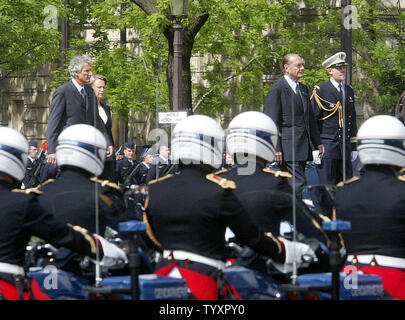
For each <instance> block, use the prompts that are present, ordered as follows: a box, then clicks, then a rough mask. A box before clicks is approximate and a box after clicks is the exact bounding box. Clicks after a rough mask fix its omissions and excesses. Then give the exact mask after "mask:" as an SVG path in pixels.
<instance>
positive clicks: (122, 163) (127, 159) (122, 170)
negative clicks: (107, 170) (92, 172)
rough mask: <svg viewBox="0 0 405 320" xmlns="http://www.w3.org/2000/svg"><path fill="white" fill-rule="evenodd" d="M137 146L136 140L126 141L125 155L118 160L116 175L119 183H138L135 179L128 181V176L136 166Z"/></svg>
mask: <svg viewBox="0 0 405 320" xmlns="http://www.w3.org/2000/svg"><path fill="white" fill-rule="evenodd" d="M135 147H136V146H135V142H133V141H128V142H126V143H125V144H124V156H123V157H122V158H121V159H119V160H117V166H116V177H117V182H118V184H119V185H123V184H124V183H126V184H127V185H131V184H136V182H135V179H131V181H126V178H127V177H128V175H129V174H130V173H131V171H132V169H134V168H135V166H136V159H135Z"/></svg>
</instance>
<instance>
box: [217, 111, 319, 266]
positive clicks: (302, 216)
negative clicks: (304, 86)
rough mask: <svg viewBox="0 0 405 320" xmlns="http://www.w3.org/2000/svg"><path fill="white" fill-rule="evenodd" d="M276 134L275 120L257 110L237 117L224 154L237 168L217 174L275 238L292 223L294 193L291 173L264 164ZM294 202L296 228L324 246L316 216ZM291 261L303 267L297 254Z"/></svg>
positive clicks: (273, 147) (272, 154) (303, 247)
mask: <svg viewBox="0 0 405 320" xmlns="http://www.w3.org/2000/svg"><path fill="white" fill-rule="evenodd" d="M277 135H278V131H277V127H276V125H275V123H274V121H273V120H272V119H271V118H270V117H269V116H267V115H266V114H264V113H262V112H257V111H246V112H242V113H240V114H238V115H237V116H235V117H234V118H233V119H232V121H231V122H230V123H229V126H228V130H227V136H226V147H227V152H228V153H229V154H230V155H232V157H233V158H234V159H235V163H236V168H233V169H231V170H226V169H224V170H221V171H219V172H216V174H217V175H218V176H220V177H224V178H226V179H230V180H233V181H235V182H236V185H237V186H238V188H237V189H236V190H234V193H235V195H236V196H237V197H238V200H239V201H240V202H241V203H242V205H243V207H244V208H245V210H246V212H247V213H248V214H249V215H250V216H251V218H252V219H253V221H254V222H255V223H256V225H257V226H258V227H259V228H260V230H262V231H264V232H271V233H272V234H273V235H275V236H278V235H280V224H281V222H282V221H289V222H290V223H291V224H292V223H293V220H294V219H293V216H292V213H293V191H292V188H291V186H290V184H289V183H288V181H287V180H288V179H291V178H292V176H291V174H290V173H289V172H285V171H277V170H273V169H270V168H267V164H268V163H271V162H273V161H274V158H275V152H276V144H277ZM295 203H296V208H297V211H296V213H297V214H296V223H297V229H298V230H299V231H300V232H301V233H303V234H305V235H306V236H307V237H314V238H318V240H320V241H322V242H325V243H326V242H327V239H325V236H324V234H323V233H322V231H321V230H320V229H319V225H318V224H316V223H313V221H314V219H316V218H317V217H316V216H315V215H314V214H313V213H312V212H310V211H309V210H308V208H307V207H306V205H305V204H304V203H303V202H302V201H301V200H300V199H298V198H296V199H295ZM283 241H284V242H287V241H286V240H283ZM291 246H296V247H297V249H296V252H297V253H299V252H301V251H299V250H302V252H305V251H306V249H307V248H308V246H307V245H305V244H303V243H300V244H292V243H291ZM291 252H292V251H291ZM293 258H298V260H297V266H298V267H304V264H303V263H302V260H301V257H300V256H299V254H297V256H296V257H291V258H288V259H287V260H290V261H292V260H293ZM259 261H260V259H257V260H255V267H256V268H259V269H260V267H263V269H264V270H265V268H264V266H263V265H261V264H260V263H257V262H259ZM289 267H290V268H291V267H292V264H290V265H289ZM290 270H291V269H290Z"/></svg>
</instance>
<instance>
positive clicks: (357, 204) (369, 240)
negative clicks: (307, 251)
mask: <svg viewBox="0 0 405 320" xmlns="http://www.w3.org/2000/svg"><path fill="white" fill-rule="evenodd" d="M404 145H405V127H404V125H403V124H402V123H401V121H400V120H398V119H396V118H395V117H393V116H387V115H378V116H374V117H371V118H370V119H368V120H366V121H365V122H364V123H363V124H362V126H361V127H360V129H359V132H358V135H357V150H358V152H359V157H360V161H361V162H362V163H363V165H364V168H365V169H364V172H363V174H362V175H361V176H360V177H353V178H352V179H349V180H347V181H346V182H344V183H343V182H341V183H339V184H338V188H337V191H336V193H335V199H334V201H335V207H336V216H335V217H334V218H337V219H342V220H348V221H350V222H351V230H349V231H345V232H343V239H344V243H345V246H346V250H347V253H348V255H349V256H348V260H347V262H348V263H349V264H353V265H354V266H355V267H356V268H357V269H358V270H361V271H362V272H364V273H366V274H375V275H379V276H380V277H381V278H382V284H383V287H384V289H385V290H386V291H388V293H390V295H391V296H392V297H394V298H396V299H402V300H403V299H405V220H404V212H405V177H404V176H403V175H401V174H400V171H401V168H403V167H405V147H404Z"/></svg>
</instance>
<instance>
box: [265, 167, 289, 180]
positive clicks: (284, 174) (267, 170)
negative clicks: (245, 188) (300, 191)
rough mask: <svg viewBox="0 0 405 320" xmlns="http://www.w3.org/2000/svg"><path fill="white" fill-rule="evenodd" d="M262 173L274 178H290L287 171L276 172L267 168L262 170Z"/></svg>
mask: <svg viewBox="0 0 405 320" xmlns="http://www.w3.org/2000/svg"><path fill="white" fill-rule="evenodd" d="M263 172H266V173H271V174H274V175H275V176H276V177H282V178H292V175H291V173H289V172H287V171H280V170H277V171H276V170H272V169H269V168H264V169H263Z"/></svg>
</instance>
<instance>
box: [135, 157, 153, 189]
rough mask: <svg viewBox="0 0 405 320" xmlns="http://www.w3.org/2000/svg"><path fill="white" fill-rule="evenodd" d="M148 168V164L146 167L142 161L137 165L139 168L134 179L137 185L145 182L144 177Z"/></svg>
mask: <svg viewBox="0 0 405 320" xmlns="http://www.w3.org/2000/svg"><path fill="white" fill-rule="evenodd" d="M149 170H150V166H149V167H147V166H146V164H144V163H143V162H142V163H141V164H140V165H139V170H138V172H137V174H136V181H137V184H138V185H145V184H146V183H147V182H146V177H147V176H148V172H149Z"/></svg>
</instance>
